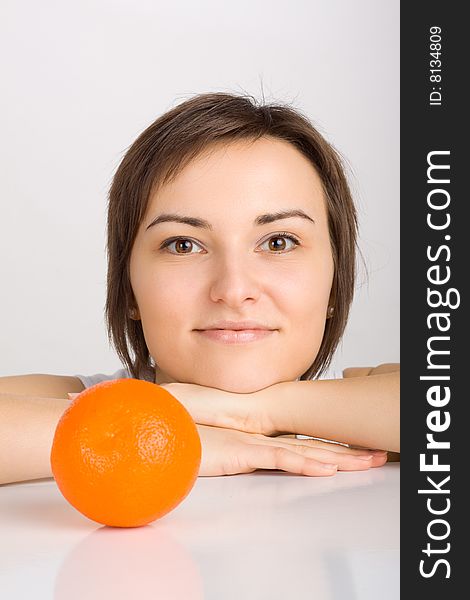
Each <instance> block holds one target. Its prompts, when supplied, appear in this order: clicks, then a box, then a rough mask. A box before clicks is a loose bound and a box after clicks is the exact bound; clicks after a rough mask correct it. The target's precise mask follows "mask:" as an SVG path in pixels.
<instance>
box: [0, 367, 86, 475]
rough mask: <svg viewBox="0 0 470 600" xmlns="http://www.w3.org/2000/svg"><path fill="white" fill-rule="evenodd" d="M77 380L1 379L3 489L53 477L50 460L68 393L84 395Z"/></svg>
mask: <svg viewBox="0 0 470 600" xmlns="http://www.w3.org/2000/svg"><path fill="white" fill-rule="evenodd" d="M83 389H84V385H83V383H82V382H81V381H80V379H78V378H77V377H68V376H63V375H42V374H31V375H13V376H9V377H0V485H1V484H5V483H14V482H19V481H27V480H30V479H40V478H43V477H52V472H51V467H50V463H49V456H50V451H51V447H52V440H53V439H54V433H55V428H56V426H57V423H58V421H59V418H60V416H61V415H62V413H63V412H64V410H65V409H66V408H67V407H68V406H69V404H70V401H69V400H68V398H67V392H81V391H82V390H83Z"/></svg>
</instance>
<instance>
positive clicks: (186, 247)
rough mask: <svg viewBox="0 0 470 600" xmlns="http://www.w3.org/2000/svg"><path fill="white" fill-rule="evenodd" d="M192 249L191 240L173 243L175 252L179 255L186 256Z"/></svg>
mask: <svg viewBox="0 0 470 600" xmlns="http://www.w3.org/2000/svg"><path fill="white" fill-rule="evenodd" d="M192 247H193V243H192V242H191V240H185V239H181V240H176V241H175V250H176V252H178V253H179V254H187V253H188V251H189V252H190V251H191V249H192Z"/></svg>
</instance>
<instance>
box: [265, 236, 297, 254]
mask: <svg viewBox="0 0 470 600" xmlns="http://www.w3.org/2000/svg"><path fill="white" fill-rule="evenodd" d="M289 242H291V246H290V248H289ZM264 244H268V246H269V247H268V250H270V251H272V252H273V254H282V253H283V252H289V251H290V250H293V249H294V248H295V247H296V246H298V245H299V244H300V242H299V240H297V238H295V237H294V236H292V235H290V234H287V233H281V234H277V235H272V236H271V237H270V238H269V239H268V240H266V241H265V242H263V244H261V246H264Z"/></svg>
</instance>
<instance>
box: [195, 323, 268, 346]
mask: <svg viewBox="0 0 470 600" xmlns="http://www.w3.org/2000/svg"><path fill="white" fill-rule="evenodd" d="M195 331H197V332H198V333H200V334H201V335H203V336H204V337H206V338H208V339H210V340H213V341H215V342H221V343H223V344H244V343H247V342H255V341H257V340H261V339H264V338H266V337H268V336H270V335H272V334H273V333H274V332H275V331H276V329H273V328H271V327H269V326H267V325H265V324H263V323H259V322H256V321H217V322H216V323H213V324H212V325H210V326H209V327H207V328H205V329H196V330H195Z"/></svg>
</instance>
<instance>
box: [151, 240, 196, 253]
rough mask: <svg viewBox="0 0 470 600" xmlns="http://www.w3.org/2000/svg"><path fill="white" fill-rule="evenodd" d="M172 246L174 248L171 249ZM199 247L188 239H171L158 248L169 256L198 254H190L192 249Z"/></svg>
mask: <svg viewBox="0 0 470 600" xmlns="http://www.w3.org/2000/svg"><path fill="white" fill-rule="evenodd" d="M173 246H174V248H172V247H173ZM197 246H199V244H197V243H196V242H193V241H192V240H190V239H189V238H173V239H169V240H165V241H164V242H163V244H162V245H161V246H160V249H161V250H164V251H166V252H170V254H198V252H192V250H193V249H194V247H197Z"/></svg>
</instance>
